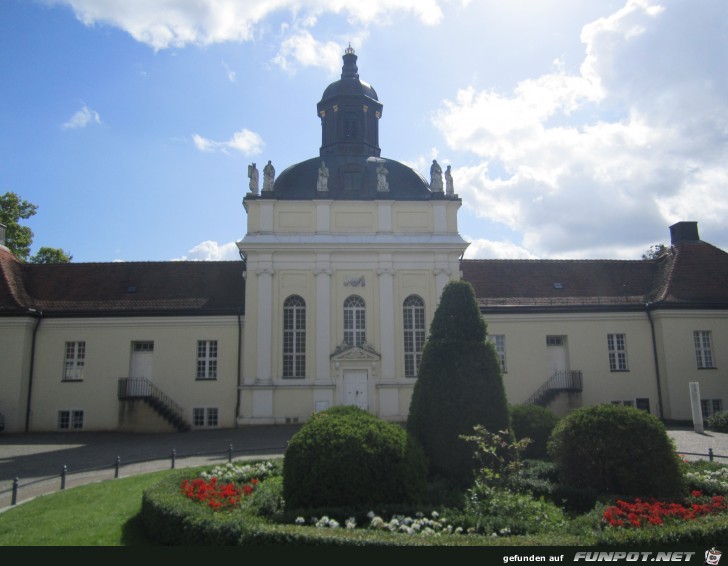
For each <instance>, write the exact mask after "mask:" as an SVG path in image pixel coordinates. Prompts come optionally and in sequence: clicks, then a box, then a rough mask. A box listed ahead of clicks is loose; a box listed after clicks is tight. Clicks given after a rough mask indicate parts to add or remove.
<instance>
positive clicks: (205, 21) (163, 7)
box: [50, 0, 443, 50]
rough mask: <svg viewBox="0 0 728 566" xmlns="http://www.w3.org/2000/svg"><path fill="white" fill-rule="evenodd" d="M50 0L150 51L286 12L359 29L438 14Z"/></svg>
mask: <svg viewBox="0 0 728 566" xmlns="http://www.w3.org/2000/svg"><path fill="white" fill-rule="evenodd" d="M50 1H51V2H54V3H57V4H65V5H68V6H70V7H71V8H72V9H73V11H74V13H75V14H76V17H77V18H78V19H79V20H80V21H81V22H83V23H84V24H85V25H87V26H92V25H95V24H106V25H111V26H113V27H116V28H119V29H122V30H124V31H126V32H127V33H129V35H131V36H132V37H133V38H134V39H136V40H137V41H139V42H142V43H145V44H147V45H149V46H151V47H152V48H154V49H155V50H159V49H166V48H169V47H183V46H185V45H188V44H197V45H210V44H213V43H221V42H227V41H249V40H252V39H254V38H255V36H256V30H257V26H259V25H260V24H261V22H262V21H263V20H265V19H266V18H267V17H269V16H271V15H273V14H274V13H276V14H279V13H281V12H288V13H289V14H290V17H291V20H292V23H293V24H294V27H296V26H297V25H299V24H300V25H303V26H311V25H313V24H314V23H315V22H316V21H317V19H318V17H319V16H320V15H322V14H338V15H342V16H344V17H345V18H346V19H347V20H348V22H349V23H350V24H351V25H354V26H359V27H361V26H369V25H375V24H386V23H389V22H390V20H391V18H392V16H393V15H396V14H405V15H407V14H413V15H414V16H415V17H416V18H417V19H418V20H419V21H420V22H422V23H423V24H424V25H436V24H438V23H439V22H440V21H441V20H442V18H443V13H442V10H441V9H440V6H439V3H438V2H437V1H436V0H367V1H366V2H364V1H353V2H352V1H351V0H307V1H305V2H302V1H301V0H246V1H245V2H241V1H240V0H165V1H163V2H160V1H156V2H150V1H149V0H105V1H103V2H100V1H99V0H50Z"/></svg>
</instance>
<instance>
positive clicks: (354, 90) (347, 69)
mask: <svg viewBox="0 0 728 566" xmlns="http://www.w3.org/2000/svg"><path fill="white" fill-rule="evenodd" d="M343 59H344V65H343V66H342V67H341V78H340V79H339V80H338V81H334V82H333V83H331V84H330V85H329V86H327V87H326V90H324V94H323V95H322V96H321V102H323V101H325V100H328V99H329V98H334V97H337V96H358V95H363V96H366V97H367V98H371V99H372V100H377V101H378V100H379V97H377V92H376V91H375V90H374V88H372V85H370V84H369V83H365V82H364V81H362V80H360V79H359V68H358V67H357V66H356V59H357V57H356V53H354V49H352V47H351V45H349V47H347V48H346V51H345V52H344V57H343Z"/></svg>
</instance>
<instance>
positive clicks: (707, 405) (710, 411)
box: [700, 399, 723, 419]
mask: <svg viewBox="0 0 728 566" xmlns="http://www.w3.org/2000/svg"><path fill="white" fill-rule="evenodd" d="M700 409H701V411H702V413H703V418H704V419H707V418H708V417H712V416H713V415H714V414H715V413H720V412H721V411H722V410H723V399H701V400H700Z"/></svg>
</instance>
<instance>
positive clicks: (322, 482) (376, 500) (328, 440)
mask: <svg viewBox="0 0 728 566" xmlns="http://www.w3.org/2000/svg"><path fill="white" fill-rule="evenodd" d="M426 475H427V465H426V462H425V459H424V454H423V453H422V450H421V449H420V448H419V447H418V446H417V445H416V443H415V442H414V441H412V439H411V438H410V437H409V436H408V435H407V433H406V431H405V430H404V429H403V428H402V427H401V426H399V425H397V424H395V423H390V422H386V421H383V420H382V419H379V418H377V417H375V416H374V415H372V414H371V413H368V412H366V411H364V410H362V409H359V408H358V407H354V406H336V407H332V408H331V409H328V410H326V411H323V412H320V413H316V414H315V415H314V416H313V417H312V418H311V419H310V420H309V421H307V422H306V423H305V424H304V425H303V427H302V428H301V430H299V431H298V432H297V433H296V434H295V435H294V436H293V438H291V440H290V442H289V443H288V448H286V452H285V459H284V462H283V498H284V499H285V501H286V507H287V508H288V509H291V508H293V509H296V508H303V509H306V508H312V507H324V506H330V507H346V506H363V507H369V506H373V505H377V504H381V503H388V504H399V503H414V502H416V501H418V500H419V499H420V498H421V497H422V494H423V492H424V488H425V480H426Z"/></svg>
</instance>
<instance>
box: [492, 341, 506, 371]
mask: <svg viewBox="0 0 728 566" xmlns="http://www.w3.org/2000/svg"><path fill="white" fill-rule="evenodd" d="M487 340H488V341H489V342H491V343H492V344H493V347H495V352H496V354H498V360H499V361H500V366H501V371H502V372H503V373H507V372H508V369H507V366H506V335H505V334H488V336H487Z"/></svg>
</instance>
